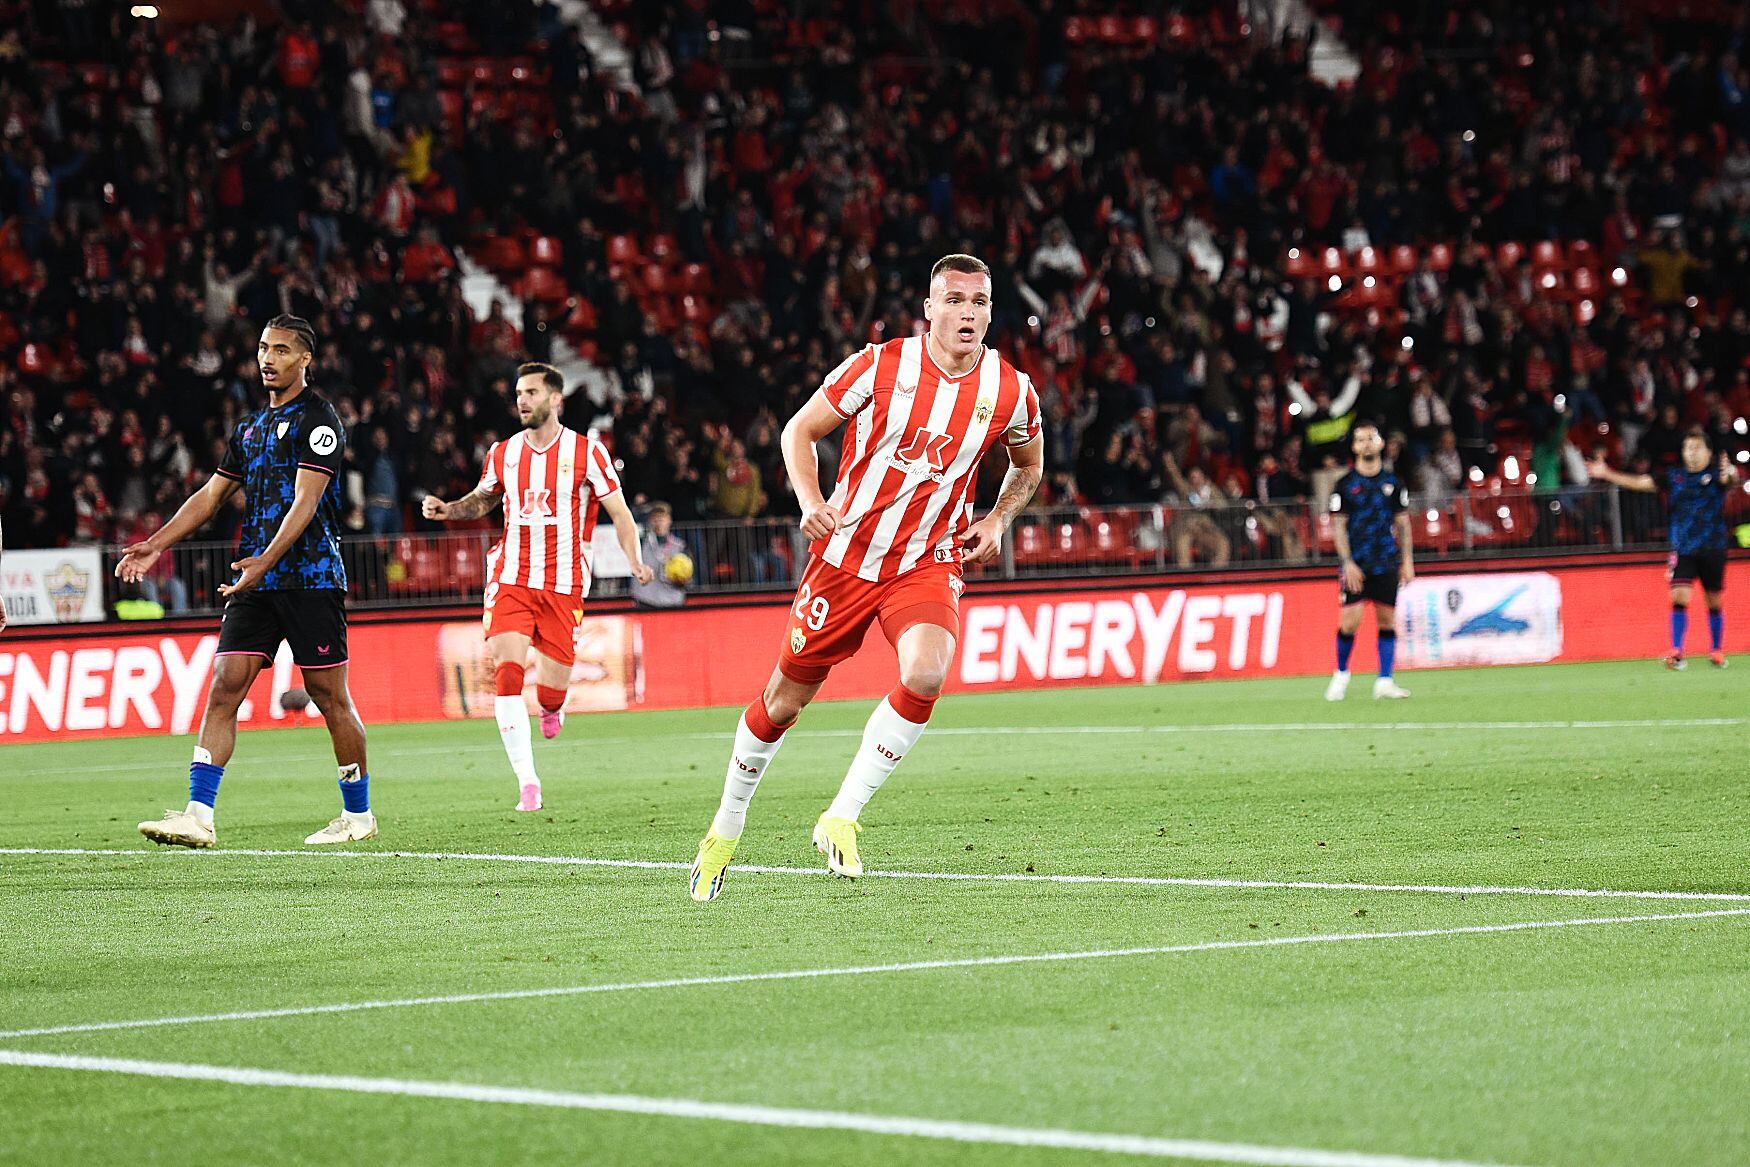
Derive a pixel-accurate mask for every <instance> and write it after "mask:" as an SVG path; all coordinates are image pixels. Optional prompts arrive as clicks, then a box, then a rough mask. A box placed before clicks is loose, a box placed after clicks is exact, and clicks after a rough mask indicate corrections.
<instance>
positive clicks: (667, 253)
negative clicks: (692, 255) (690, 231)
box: [650, 235, 675, 263]
mask: <svg viewBox="0 0 1750 1167" xmlns="http://www.w3.org/2000/svg"><path fill="white" fill-rule="evenodd" d="M674 257H675V241H674V236H673V235H652V236H651V237H650V258H651V259H654V260H656V261H657V262H658V263H667V262H669V261H670V260H672V259H673V258H674Z"/></svg>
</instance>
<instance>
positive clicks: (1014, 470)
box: [990, 463, 1045, 523]
mask: <svg viewBox="0 0 1750 1167" xmlns="http://www.w3.org/2000/svg"><path fill="white" fill-rule="evenodd" d="M1044 477H1045V467H1044V465H1043V464H1036V465H1032V466H1022V465H1018V464H1013V463H1011V464H1010V466H1009V471H1008V473H1007V474H1004V475H1003V485H1002V489H1000V490H998V491H997V500H996V502H995V503H993V504H991V508H990V509H991V513H992V514H998V515H1001V516H1003V521H1004V522H1005V523H1012V522H1014V521H1015V516H1016V515H1018V514H1020V513H1021V512H1022V511H1023V510H1025V509H1026V508H1027V504H1028V503H1030V502H1032V501H1033V495H1034V492H1036V491H1037V490H1038V489H1039V482H1040V479H1042V478H1044Z"/></svg>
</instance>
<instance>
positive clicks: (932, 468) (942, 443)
mask: <svg viewBox="0 0 1750 1167" xmlns="http://www.w3.org/2000/svg"><path fill="white" fill-rule="evenodd" d="M953 443H954V438H953V436H952V435H950V434H939V433H937V432H935V431H934V430H913V431H912V435H911V438H910V440H908V441H907V442H906V443H905V445H904V446H903V447H901V448H900V451H899V452H898V453H897V454H895V455H894V456H893V460H894V463H895V464H896V465H897V466H898V467H899V468H900V469H901V470H905V471H911V470H914V469H915V470H918V471H920V472H922V473H927V474H940V473H942V471H943V470H944V469H946V468H947V465H948V447H949V446H950V445H952V444H953Z"/></svg>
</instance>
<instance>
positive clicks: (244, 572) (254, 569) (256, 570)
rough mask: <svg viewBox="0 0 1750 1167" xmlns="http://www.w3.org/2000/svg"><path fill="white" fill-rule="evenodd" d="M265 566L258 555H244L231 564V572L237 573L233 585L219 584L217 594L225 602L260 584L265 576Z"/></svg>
mask: <svg viewBox="0 0 1750 1167" xmlns="http://www.w3.org/2000/svg"><path fill="white" fill-rule="evenodd" d="M267 566H268V565H267V564H266V563H265V562H264V561H263V560H262V558H261V556H259V555H245V556H244V557H243V558H242V559H238V560H235V561H233V562H232V564H231V570H233V571H235V572H238V573H239V574H238V576H237V580H236V582H235V583H228V584H220V585H219V594H220V595H221V596H224V597H225V598H226V599H227V600H228V599H230V598H231V597H232V596H239V595H242V594H243V593H244V592H246V591H248V590H249V589H250V588H252V587H254V586H255V585H256V584H258V583H260V582H261V577H262V576H264V575H266V574H267Z"/></svg>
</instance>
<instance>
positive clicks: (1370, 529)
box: [1331, 470, 1410, 575]
mask: <svg viewBox="0 0 1750 1167" xmlns="http://www.w3.org/2000/svg"><path fill="white" fill-rule="evenodd" d="M1409 509H1410V496H1409V492H1408V491H1406V490H1405V489H1404V484H1403V483H1401V482H1399V481H1398V477H1397V475H1395V474H1393V473H1392V472H1391V471H1389V470H1381V471H1380V472H1379V473H1378V474H1374V475H1371V476H1369V475H1366V474H1363V473H1361V472H1360V471H1359V470H1351V471H1349V473H1347V474H1345V475H1343V477H1341V478H1339V479H1338V480H1337V486H1336V489H1334V490H1333V491H1332V492H1331V513H1332V514H1334V515H1347V516H1349V556H1350V558H1352V559H1353V560H1355V563H1356V566H1358V567H1360V568H1361V570H1362V571H1364V572H1366V573H1367V574H1368V575H1386V574H1388V573H1391V572H1395V571H1397V569H1398V536H1397V532H1396V531H1394V530H1392V520H1394V519H1396V518H1397V517H1398V515H1399V514H1401V513H1402V512H1404V511H1407V510H1409Z"/></svg>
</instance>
